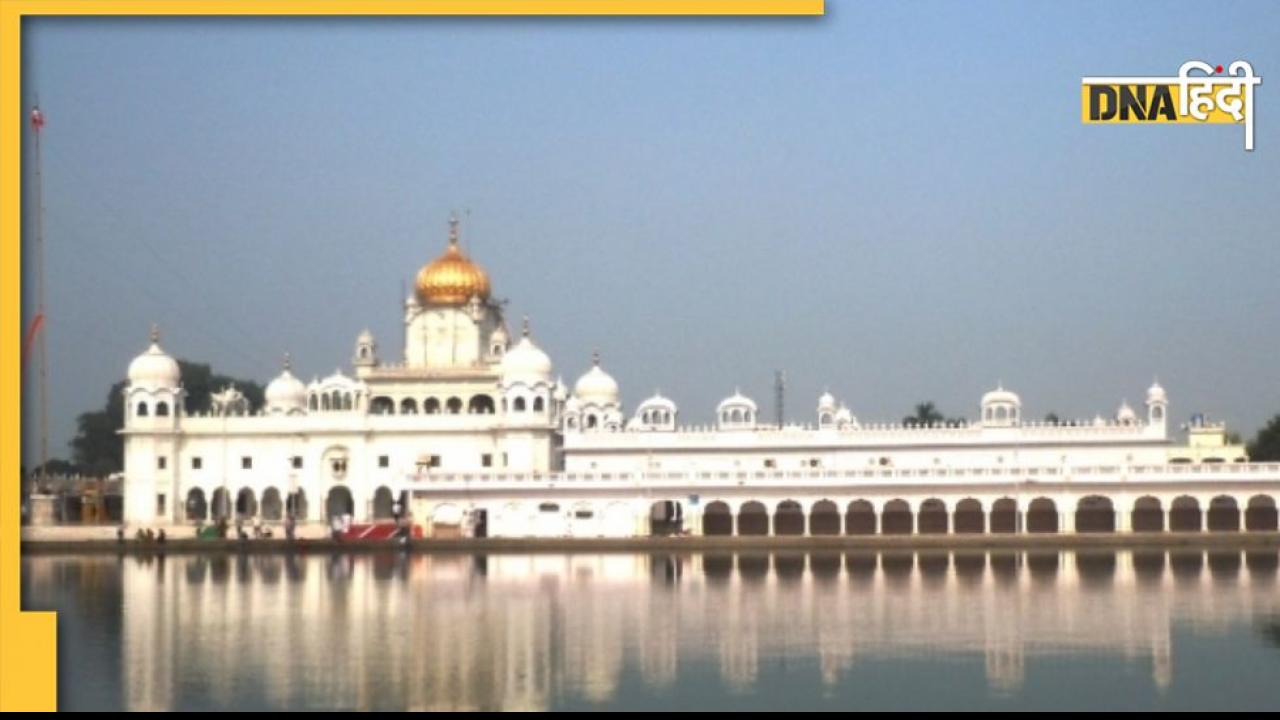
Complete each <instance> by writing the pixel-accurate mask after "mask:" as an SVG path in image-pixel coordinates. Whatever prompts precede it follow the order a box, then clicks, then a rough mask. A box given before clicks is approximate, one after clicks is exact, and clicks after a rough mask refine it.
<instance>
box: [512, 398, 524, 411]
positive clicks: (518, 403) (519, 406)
mask: <svg viewBox="0 0 1280 720" xmlns="http://www.w3.org/2000/svg"><path fill="white" fill-rule="evenodd" d="M511 407H512V409H513V410H514V411H515V412H524V398H522V397H518V398H516V399H515V401H513V402H512V403H511Z"/></svg>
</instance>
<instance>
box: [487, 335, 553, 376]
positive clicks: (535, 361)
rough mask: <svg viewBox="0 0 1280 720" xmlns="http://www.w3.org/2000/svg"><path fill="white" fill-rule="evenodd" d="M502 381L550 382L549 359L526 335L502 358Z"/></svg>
mask: <svg viewBox="0 0 1280 720" xmlns="http://www.w3.org/2000/svg"><path fill="white" fill-rule="evenodd" d="M495 334H496V333H495ZM502 379H503V381H504V382H508V383H509V382H515V381H520V380H523V381H525V382H528V383H535V382H550V381H551V358H549V357H547V354H546V353H544V352H542V349H541V348H539V347H538V346H537V345H535V344H534V342H533V338H531V337H529V336H528V335H527V334H526V335H525V336H524V337H522V338H520V342H518V343H516V344H515V347H513V348H511V349H510V350H508V351H507V353H506V355H504V356H503V357H502Z"/></svg>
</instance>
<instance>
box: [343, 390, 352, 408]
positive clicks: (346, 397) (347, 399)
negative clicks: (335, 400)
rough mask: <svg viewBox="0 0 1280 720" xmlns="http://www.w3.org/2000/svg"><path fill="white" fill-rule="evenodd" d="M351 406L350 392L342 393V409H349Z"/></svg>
mask: <svg viewBox="0 0 1280 720" xmlns="http://www.w3.org/2000/svg"><path fill="white" fill-rule="evenodd" d="M351 406H352V403H351V393H347V394H346V395H343V396H342V409H343V410H350V409H351Z"/></svg>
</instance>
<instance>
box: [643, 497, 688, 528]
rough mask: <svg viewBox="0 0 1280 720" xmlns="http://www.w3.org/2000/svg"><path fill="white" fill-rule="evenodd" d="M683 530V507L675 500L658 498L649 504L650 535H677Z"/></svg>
mask: <svg viewBox="0 0 1280 720" xmlns="http://www.w3.org/2000/svg"><path fill="white" fill-rule="evenodd" d="M683 530H684V508H683V507H681V505H680V503H679V502H677V501H675V500H659V501H657V502H655V503H653V504H652V505H650V506H649V534H650V535H679V534H680V533H681V532H682V531H683Z"/></svg>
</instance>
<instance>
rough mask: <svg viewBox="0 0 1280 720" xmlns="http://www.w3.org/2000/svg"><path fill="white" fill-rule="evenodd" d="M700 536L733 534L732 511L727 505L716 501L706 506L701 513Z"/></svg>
mask: <svg viewBox="0 0 1280 720" xmlns="http://www.w3.org/2000/svg"><path fill="white" fill-rule="evenodd" d="M702 534H703V535H732V534H733V510H731V509H730V508H729V504H728V503H726V502H722V501H720V500H716V501H715V502H712V503H708V504H707V507H706V509H705V510H703V511H702Z"/></svg>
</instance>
